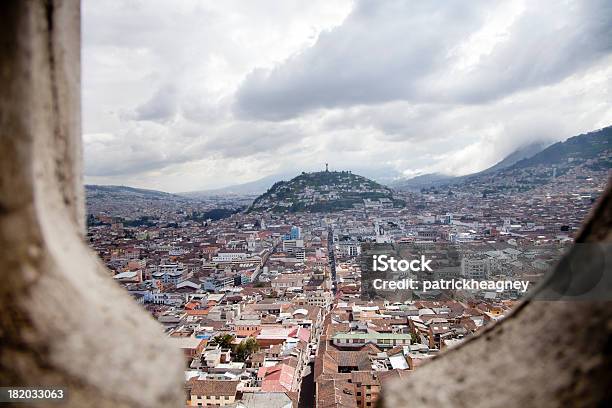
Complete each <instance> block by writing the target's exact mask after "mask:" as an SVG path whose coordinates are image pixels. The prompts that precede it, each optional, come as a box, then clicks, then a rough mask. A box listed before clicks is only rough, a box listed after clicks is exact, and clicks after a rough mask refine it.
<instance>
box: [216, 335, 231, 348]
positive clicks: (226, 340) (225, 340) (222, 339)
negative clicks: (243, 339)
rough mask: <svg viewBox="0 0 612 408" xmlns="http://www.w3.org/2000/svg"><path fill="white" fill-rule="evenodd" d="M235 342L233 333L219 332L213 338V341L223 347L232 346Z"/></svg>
mask: <svg viewBox="0 0 612 408" xmlns="http://www.w3.org/2000/svg"><path fill="white" fill-rule="evenodd" d="M233 342H234V336H232V335H231V334H219V335H218V336H215V337H213V339H212V343H214V344H218V345H220V346H221V348H231V347H232V343H233Z"/></svg>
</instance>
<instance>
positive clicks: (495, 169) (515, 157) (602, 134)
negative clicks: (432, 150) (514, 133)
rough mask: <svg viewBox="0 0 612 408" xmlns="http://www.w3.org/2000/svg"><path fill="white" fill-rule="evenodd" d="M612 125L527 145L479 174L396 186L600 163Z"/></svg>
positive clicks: (412, 187)
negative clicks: (557, 140) (540, 167)
mask: <svg viewBox="0 0 612 408" xmlns="http://www.w3.org/2000/svg"><path fill="white" fill-rule="evenodd" d="M611 135H612V126H609V127H606V128H603V129H600V130H597V131H594V132H590V133H586V134H582V135H578V136H574V137H571V138H569V139H567V140H565V141H563V142H558V143H554V144H552V145H548V144H547V143H544V142H536V143H532V144H529V145H527V146H523V147H521V148H519V149H517V150H515V151H514V152H512V153H511V154H509V155H508V156H506V157H505V158H504V159H503V160H501V161H500V162H498V163H496V164H495V165H493V166H491V167H489V168H488V169H485V170H482V171H480V172H478V173H473V174H468V175H465V176H458V177H454V176H447V175H443V174H439V173H431V174H423V175H421V176H417V177H413V178H411V179H408V180H399V181H397V182H395V183H394V184H393V185H392V186H393V187H394V188H397V189H399V190H420V189H421V188H430V187H439V186H446V185H457V184H461V183H464V182H466V181H473V180H478V179H479V178H480V177H484V176H487V175H496V174H498V175H500V176H501V175H503V174H509V173H511V172H512V171H514V170H515V169H519V168H527V167H533V166H542V165H544V166H553V165H556V166H557V167H559V168H560V169H561V168H564V167H567V166H576V165H577V163H580V162H582V161H585V160H596V161H597V160H599V159H597V157H598V155H600V154H601V153H602V152H604V151H606V150H609V149H610V143H611V142H610V138H611ZM597 163H599V165H600V166H603V167H606V166H608V167H609V166H610V163H609V162H608V163H604V162H601V161H598V162H597Z"/></svg>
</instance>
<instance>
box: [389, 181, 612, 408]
mask: <svg viewBox="0 0 612 408" xmlns="http://www.w3.org/2000/svg"><path fill="white" fill-rule="evenodd" d="M611 231H612V194H611V191H610V185H609V186H608V190H607V192H606V193H605V195H604V196H603V197H602V199H601V200H600V202H599V204H598V206H597V207H596V208H595V209H594V211H593V212H592V214H591V217H590V219H589V221H588V222H587V223H586V224H585V225H584V227H583V229H582V231H581V233H580V234H579V236H578V237H577V239H576V241H577V242H581V243H586V242H599V241H606V242H609V241H611V240H612V233H611ZM572 254H573V252H570V253H568V255H567V256H569V257H572V256H573V255H572ZM583 271H584V272H585V273H584V275H582V276H580V277H579V279H578V280H581V279H584V280H588V279H589V276H588V274H589V272H588V270H587V269H583ZM608 272H609V271H608ZM555 273H558V269H557V270H556V271H554V272H553V275H551V276H550V278H549V279H548V280H547V282H545V283H543V285H542V286H541V287H540V289H539V290H540V291H541V290H544V289H545V288H546V287H547V285H550V282H551V281H552V280H553V279H554V274H555ZM534 295H535V293H534V294H532V295H531V296H530V298H529V299H525V300H524V301H523V302H522V303H521V305H520V306H519V307H518V308H517V309H516V310H515V311H514V312H513V313H512V314H511V315H510V316H509V317H507V318H506V319H505V320H503V321H502V322H500V323H498V324H496V325H494V326H492V327H490V328H488V329H487V330H484V331H483V332H482V333H481V334H480V335H478V336H475V337H473V338H472V339H471V340H469V341H466V342H465V343H464V344H463V345H462V346H460V347H458V348H456V349H452V350H450V351H448V352H445V353H443V354H442V355H440V356H439V357H438V358H436V359H434V360H433V361H431V362H430V363H428V364H426V365H425V366H424V367H422V368H419V369H418V370H416V371H415V372H414V374H413V375H411V376H409V377H408V378H407V379H406V380H403V381H399V382H397V383H395V384H392V386H391V387H389V388H388V389H386V390H385V393H384V396H383V405H384V406H386V407H393V408H395V407H593V406H598V407H599V406H612V387H611V386H612V381H611V380H612V302H604V301H563V302H561V301H541V300H533V296H534Z"/></svg>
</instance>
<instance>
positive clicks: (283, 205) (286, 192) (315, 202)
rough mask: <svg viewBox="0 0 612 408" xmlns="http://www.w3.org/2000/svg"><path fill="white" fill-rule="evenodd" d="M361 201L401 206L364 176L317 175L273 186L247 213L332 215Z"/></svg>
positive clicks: (387, 191)
mask: <svg viewBox="0 0 612 408" xmlns="http://www.w3.org/2000/svg"><path fill="white" fill-rule="evenodd" d="M364 200H371V202H378V203H380V205H388V206H402V205H403V202H402V201H401V200H397V199H395V197H394V195H393V191H392V190H391V189H390V188H389V187H386V186H383V185H382V184H379V183H377V182H375V181H372V180H370V179H367V178H365V177H363V176H358V175H356V174H352V173H351V172H348V171H320V172H314V173H302V174H300V175H299V176H297V177H295V178H293V179H291V180H289V181H279V182H277V183H275V184H274V185H272V187H270V189H269V190H268V191H266V192H265V193H264V194H262V195H260V196H259V197H257V198H256V199H255V201H253V204H252V205H251V207H250V208H249V211H271V212H302V211H308V212H333V211H340V210H345V209H350V208H354V207H355V206H360V205H363V204H364Z"/></svg>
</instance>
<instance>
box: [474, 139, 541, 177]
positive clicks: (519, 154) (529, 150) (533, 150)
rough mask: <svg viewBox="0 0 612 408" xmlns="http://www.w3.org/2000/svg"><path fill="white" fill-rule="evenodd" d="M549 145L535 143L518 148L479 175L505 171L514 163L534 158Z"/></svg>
mask: <svg viewBox="0 0 612 408" xmlns="http://www.w3.org/2000/svg"><path fill="white" fill-rule="evenodd" d="M549 145H550V143H544V142H536V143H531V144H529V145H527V146H523V147H520V148H518V149H516V150H515V151H513V152H512V153H510V154H509V155H508V156H506V157H505V158H504V159H503V160H502V161H500V162H498V163H496V164H495V165H493V166H491V167H489V168H488V169H485V170H483V171H481V172H479V173H480V174H487V173H493V172H495V171H497V170H501V169H505V168H507V167H510V166H512V165H514V164H515V163H517V162H519V161H521V160H524V159H528V158H530V157H533V156H535V155H536V154H538V153H540V152H541V151H542V150H544V149H546V147H547V146H549ZM479 173H477V174H479Z"/></svg>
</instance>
